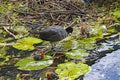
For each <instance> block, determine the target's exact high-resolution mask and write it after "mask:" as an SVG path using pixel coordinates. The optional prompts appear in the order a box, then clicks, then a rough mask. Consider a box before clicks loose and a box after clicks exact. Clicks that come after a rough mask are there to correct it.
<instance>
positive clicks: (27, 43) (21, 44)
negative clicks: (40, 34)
mask: <svg viewBox="0 0 120 80" xmlns="http://www.w3.org/2000/svg"><path fill="white" fill-rule="evenodd" d="M41 42H42V40H41V39H38V38H33V37H26V38H23V39H20V40H17V42H16V43H15V44H13V47H14V48H16V49H19V50H34V46H33V45H34V44H38V43H41Z"/></svg>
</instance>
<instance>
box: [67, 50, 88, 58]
mask: <svg viewBox="0 0 120 80" xmlns="http://www.w3.org/2000/svg"><path fill="white" fill-rule="evenodd" d="M88 54H89V53H87V52H86V51H85V50H82V49H77V50H72V51H71V52H67V53H66V54H65V55H66V56H67V57H68V58H71V59H80V58H82V57H85V56H88Z"/></svg>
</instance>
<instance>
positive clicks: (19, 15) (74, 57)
mask: <svg viewBox="0 0 120 80" xmlns="http://www.w3.org/2000/svg"><path fill="white" fill-rule="evenodd" d="M119 5H120V2H119V0H116V1H114V0H105V1H104V3H102V4H100V3H99V2H97V1H96V2H90V3H82V2H81V0H68V1H67V0H50V1H49V0H24V1H23V0H1V1H0V66H1V67H4V66H5V65H15V66H17V67H18V66H19V67H18V69H21V70H38V69H44V68H46V67H48V66H49V67H53V68H54V67H55V69H53V70H51V69H50V71H53V72H56V73H57V74H58V76H59V78H60V79H61V80H62V79H66V80H74V79H76V78H78V77H79V76H81V75H84V74H86V73H87V72H89V71H90V67H89V66H88V65H87V64H84V62H85V61H84V57H85V56H88V55H89V53H88V52H87V50H90V49H94V48H96V47H97V46H96V45H95V43H96V42H97V41H99V40H101V39H104V38H107V37H103V35H104V32H103V28H102V26H103V25H104V26H106V28H107V35H110V34H113V33H119V31H120V6H119ZM51 25H61V26H63V27H68V26H70V27H73V28H74V32H73V34H71V35H70V36H69V37H67V38H66V39H65V40H63V41H60V43H59V44H62V45H63V47H62V48H61V50H62V52H56V51H51V50H49V47H48V46H47V45H48V42H46V41H42V40H41V39H39V37H38V35H39V34H36V33H37V32H39V30H41V29H43V28H45V27H47V26H51ZM81 25H84V26H87V28H88V29H89V30H88V31H89V34H90V36H89V37H87V38H86V36H85V35H81V32H80V28H79V27H80V26H81ZM35 32H36V33H35ZM41 46H45V47H41ZM42 52H45V56H44V59H42V60H39V61H35V60H34V59H33V56H34V55H35V54H40V53H42ZM23 55H24V56H23ZM56 55H57V56H56ZM64 56H65V60H64ZM42 57H43V55H42ZM61 58H62V60H63V62H65V63H63V62H62V60H61ZM56 59H59V60H61V62H58V63H55V60H56ZM33 64H34V65H33ZM52 64H53V65H54V64H55V66H53V65H52ZM51 65H52V66H51ZM56 65H58V68H57V66H56ZM26 66H27V67H26ZM62 66H63V67H62ZM69 66H71V68H70V67H69ZM74 67H76V69H75V70H74ZM61 69H62V70H61ZM81 70H82V71H81ZM48 71H49V70H48ZM70 71H72V73H70V74H69V72H70ZM46 72H47V70H46V71H43V74H44V75H43V74H42V73H41V74H40V75H39V77H40V78H45V73H46ZM80 72H81V73H80ZM61 73H63V74H61ZM42 75H43V77H42ZM16 78H19V79H20V80H22V78H20V75H19V73H18V75H17V76H16ZM31 79H32V78H31ZM33 80H34V79H33Z"/></svg>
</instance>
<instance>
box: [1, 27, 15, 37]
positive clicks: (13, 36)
mask: <svg viewBox="0 0 120 80" xmlns="http://www.w3.org/2000/svg"><path fill="white" fill-rule="evenodd" d="M2 27H3V29H4V30H5V31H6V32H7V33H9V34H10V35H12V36H13V37H14V38H15V39H16V36H15V35H14V34H13V33H12V32H10V31H9V30H8V29H7V28H6V27H5V26H2Z"/></svg>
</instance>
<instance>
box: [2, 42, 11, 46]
mask: <svg viewBox="0 0 120 80" xmlns="http://www.w3.org/2000/svg"><path fill="white" fill-rule="evenodd" d="M11 45H13V42H12V43H0V46H11Z"/></svg>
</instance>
